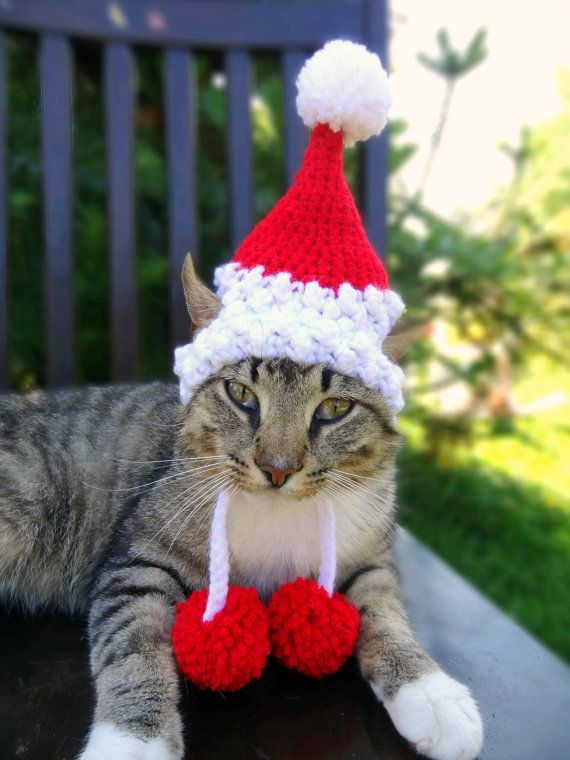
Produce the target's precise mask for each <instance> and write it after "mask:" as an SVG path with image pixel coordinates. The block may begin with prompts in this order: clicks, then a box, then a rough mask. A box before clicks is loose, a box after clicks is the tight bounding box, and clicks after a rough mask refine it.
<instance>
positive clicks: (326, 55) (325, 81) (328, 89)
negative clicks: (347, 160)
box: [297, 40, 392, 146]
mask: <svg viewBox="0 0 570 760" xmlns="http://www.w3.org/2000/svg"><path fill="white" fill-rule="evenodd" d="M297 89H298V95H297V111H298V112H299V116H300V117H301V118H302V119H303V121H304V122H305V124H306V125H307V126H308V127H311V128H313V127H315V126H316V125H317V124H328V125H329V127H330V128H331V129H332V130H333V132H338V131H339V129H342V131H343V134H344V144H345V145H346V146H350V145H354V143H355V142H356V141H357V140H367V139H368V138H369V137H372V135H378V134H380V132H381V131H382V130H383V129H384V127H385V125H386V121H387V119H388V111H389V109H390V106H391V104H392V98H391V96H390V90H389V86H388V75H387V74H386V72H385V70H384V69H383V68H382V64H381V63H380V59H379V58H378V56H377V55H375V54H374V53H371V52H370V51H369V50H367V49H366V48H365V47H364V45H357V44H355V43H354V42H348V41H346V40H333V41H332V42H328V43H327V44H326V45H325V46H324V47H323V48H321V50H319V51H318V52H316V53H315V54H314V55H313V57H312V58H309V60H308V61H307V62H306V63H305V65H304V66H303V68H302V69H301V72H300V74H299V77H298V78H297Z"/></svg>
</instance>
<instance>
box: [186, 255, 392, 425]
mask: <svg viewBox="0 0 570 760" xmlns="http://www.w3.org/2000/svg"><path fill="white" fill-rule="evenodd" d="M215 283H216V286H217V292H218V296H219V298H220V300H221V302H222V308H221V310H220V313H219V314H218V316H217V317H216V319H214V320H213V321H212V322H211V323H210V324H209V325H207V326H206V327H204V328H202V330H200V331H199V332H198V333H197V335H196V337H195V339H194V340H193V341H192V343H188V344H187V345H185V346H180V347H179V348H177V349H176V351H175V363H174V371H175V373H176V374H177V375H178V377H179V378H180V399H181V401H182V403H183V404H187V403H188V401H190V399H191V397H192V395H193V393H194V391H195V389H196V388H197V387H198V386H199V385H200V384H201V383H203V382H204V381H205V380H206V379H207V378H208V377H211V376H212V375H214V374H215V373H216V372H218V371H219V370H220V369H221V368H222V367H223V366H224V365H226V364H233V363H234V362H238V361H240V360H242V359H244V358H246V357H248V356H257V357H260V358H263V359H276V358H285V357H288V358H289V359H292V360H293V361H297V362H304V363H307V364H320V363H323V364H326V365H328V366H329V367H330V368H331V369H333V370H335V371H337V372H341V373H343V374H346V375H349V376H351V377H354V378H356V379H357V380H360V381H361V382H363V383H364V384H365V385H368V386H369V387H372V388H375V389H376V390H378V391H379V392H380V393H382V395H383V396H384V397H385V398H386V399H387V401H388V402H389V404H390V406H391V407H392V410H393V412H394V414H397V413H398V412H399V411H400V410H401V409H402V407H403V405H404V401H403V398H402V384H403V379H404V374H403V372H402V370H401V369H400V368H399V367H398V366H397V365H396V364H393V363H392V362H391V361H390V360H389V359H388V358H387V357H386V356H385V355H384V354H383V352H382V342H383V340H384V338H385V337H386V336H387V335H388V333H389V332H390V330H391V329H392V327H393V325H394V323H395V322H396V321H397V319H398V318H399V317H400V316H401V314H402V311H403V309H404V305H403V303H402V299H401V298H400V296H399V295H398V294H397V293H394V292H393V291H391V290H380V289H378V288H376V287H374V286H372V285H368V286H367V287H366V288H365V290H364V291H360V290H357V289H356V288H354V287H352V285H349V284H348V283H344V284H343V285H341V286H340V288H339V290H338V293H335V292H334V290H332V289H331V288H322V287H321V286H320V285H319V284H318V283H317V282H309V283H302V282H292V281H291V276H290V275H289V274H288V273H286V272H282V273H280V274H276V275H269V276H265V275H264V274H263V267H262V266H261V265H260V266H256V267H254V268H253V269H244V268H241V267H240V266H239V264H235V263H230V264H226V265H225V266H222V267H219V268H218V270H217V271H216V276H215Z"/></svg>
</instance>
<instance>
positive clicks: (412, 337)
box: [382, 322, 429, 364]
mask: <svg viewBox="0 0 570 760" xmlns="http://www.w3.org/2000/svg"><path fill="white" fill-rule="evenodd" d="M428 329H429V325H428V323H427V322H407V323H404V324H398V325H396V326H395V327H394V329H393V330H392V332H391V333H390V335H388V336H387V337H386V338H384V342H383V343H382V350H383V351H384V355H385V356H387V357H388V359H390V361H391V362H394V364H397V363H398V362H399V361H400V359H401V358H402V356H403V355H404V354H405V353H406V351H407V350H408V349H409V347H410V346H411V345H412V343H414V341H416V340H419V339H420V338H424V337H425V336H426V335H427V333H428Z"/></svg>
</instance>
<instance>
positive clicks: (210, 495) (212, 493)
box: [165, 474, 232, 557]
mask: <svg viewBox="0 0 570 760" xmlns="http://www.w3.org/2000/svg"><path fill="white" fill-rule="evenodd" d="M227 478H228V479H227V480H223V481H222V482H221V483H217V484H216V486H215V487H214V488H212V489H211V490H210V491H209V492H208V497H207V498H206V499H203V500H202V503H205V501H207V500H208V499H214V498H217V496H218V494H219V493H220V492H221V491H223V490H224V488H225V487H226V485H227V484H228V483H229V482H231V479H232V476H231V474H229V475H227ZM200 506H202V504H201V505H200ZM196 509H197V507H196V508H195V509H194V510H192V511H191V512H190V514H189V515H187V516H186V517H185V518H184V520H183V521H182V523H181V525H180V527H179V528H178V530H177V531H176V533H175V535H174V538H173V539H172V541H171V542H170V546H169V547H168V549H167V551H166V555H165V557H168V555H169V554H170V551H171V549H172V547H173V546H174V544H175V543H176V539H177V538H178V536H179V535H180V533H181V532H182V531H183V530H184V528H185V526H186V525H187V524H188V522H189V521H190V520H191V519H192V516H193V515H194V513H195V511H196Z"/></svg>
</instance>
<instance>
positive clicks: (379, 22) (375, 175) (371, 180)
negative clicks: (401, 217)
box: [362, 0, 389, 258]
mask: <svg viewBox="0 0 570 760" xmlns="http://www.w3.org/2000/svg"><path fill="white" fill-rule="evenodd" d="M364 29H365V32H366V39H365V40H364V42H365V44H366V45H367V46H368V47H369V49H370V50H373V51H374V52H375V53H378V55H379V56H380V60H381V61H382V66H383V67H384V68H385V69H386V71H389V62H388V19H387V16H386V3H384V2H379V1H378V0H366V3H365V15H364ZM387 177H388V130H387V129H385V130H384V132H383V133H382V134H381V136H380V138H377V137H376V138H374V139H372V140H368V141H367V142H366V144H365V145H364V161H363V166H362V191H363V192H362V195H363V204H364V208H363V216H364V221H365V224H366V232H367V234H368V237H369V238H370V242H371V243H372V245H373V247H374V249H375V250H376V252H377V253H378V254H379V255H380V257H381V258H385V257H386V254H387V250H386V248H387V230H386V220H387V218H388V217H387V215H388V202H387V195H386V190H387V186H386V179H387Z"/></svg>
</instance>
